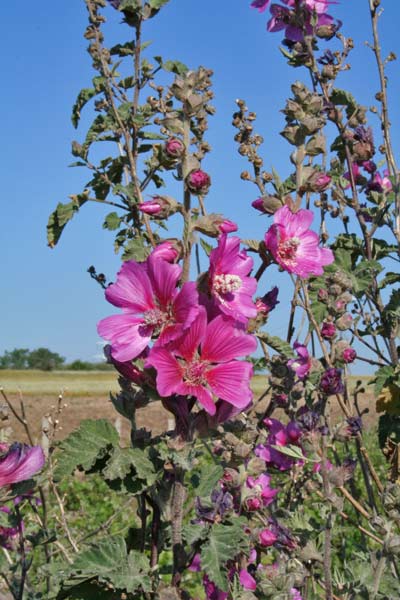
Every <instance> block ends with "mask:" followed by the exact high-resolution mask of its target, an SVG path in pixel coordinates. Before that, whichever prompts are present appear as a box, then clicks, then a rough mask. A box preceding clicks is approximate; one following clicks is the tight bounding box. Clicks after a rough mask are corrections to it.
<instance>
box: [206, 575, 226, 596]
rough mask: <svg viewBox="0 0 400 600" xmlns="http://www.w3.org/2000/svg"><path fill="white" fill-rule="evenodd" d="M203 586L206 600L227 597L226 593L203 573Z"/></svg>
mask: <svg viewBox="0 0 400 600" xmlns="http://www.w3.org/2000/svg"><path fill="white" fill-rule="evenodd" d="M203 586H204V591H205V594H206V599H207V600H226V599H227V598H228V594H227V593H226V592H222V591H221V590H220V589H219V588H217V586H216V585H215V583H213V582H212V581H211V579H209V578H208V576H207V575H203Z"/></svg>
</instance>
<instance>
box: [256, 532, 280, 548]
mask: <svg viewBox="0 0 400 600" xmlns="http://www.w3.org/2000/svg"><path fill="white" fill-rule="evenodd" d="M258 539H259V542H260V544H261V546H266V547H268V546H273V545H274V544H275V542H276V540H277V539H278V536H277V535H276V534H275V533H274V532H273V531H271V530H270V529H263V530H262V531H260V533H259V536H258Z"/></svg>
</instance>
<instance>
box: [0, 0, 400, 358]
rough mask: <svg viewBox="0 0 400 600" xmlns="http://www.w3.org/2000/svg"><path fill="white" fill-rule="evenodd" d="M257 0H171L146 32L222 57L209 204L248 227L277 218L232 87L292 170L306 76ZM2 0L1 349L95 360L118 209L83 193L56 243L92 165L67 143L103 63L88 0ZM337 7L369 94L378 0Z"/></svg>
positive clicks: (191, 59) (385, 25) (389, 33)
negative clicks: (55, 219)
mask: <svg viewBox="0 0 400 600" xmlns="http://www.w3.org/2000/svg"><path fill="white" fill-rule="evenodd" d="M249 4H250V0H230V2H222V1H216V0H203V1H202V2H198V1H197V0H196V1H195V0H171V2H170V4H169V5H167V7H166V8H165V9H164V10H163V11H161V13H160V15H159V16H158V17H157V18H155V19H154V20H153V21H152V22H150V23H149V24H148V26H147V27H146V28H145V31H144V37H145V38H147V39H151V40H153V45H152V46H151V47H150V48H149V51H148V56H149V57H151V56H152V55H157V54H162V55H163V56H164V57H165V58H172V59H179V60H182V61H183V62H185V63H186V64H187V65H189V67H197V66H198V65H200V64H202V65H204V66H207V67H210V68H212V69H213V70H214V72H215V76H214V82H215V88H214V91H215V106H216V108H217V115H216V116H215V117H214V118H212V119H211V121H210V131H209V137H208V139H209V141H210V143H211V145H212V146H213V148H214V152H213V153H212V154H211V156H210V158H208V159H207V162H206V163H205V167H206V168H207V170H208V171H209V172H210V173H211V176H212V179H213V186H212V190H211V193H210V194H209V196H208V207H209V210H213V211H217V212H222V213H224V214H226V216H228V217H230V218H232V219H234V220H238V221H239V222H240V223H241V229H240V234H241V236H242V237H244V238H246V237H253V238H255V237H262V236H263V234H264V231H265V229H266V228H267V226H268V225H269V222H268V221H267V220H266V219H265V218H262V217H259V216H258V215H257V214H256V213H255V211H254V210H253V209H251V207H250V203H251V201H252V200H253V199H255V198H256V197H257V194H256V188H254V189H253V188H252V186H251V185H250V184H246V183H245V182H242V181H241V180H240V178H239V174H240V172H241V171H242V170H243V169H245V168H246V166H247V165H246V162H245V161H244V160H243V159H242V158H240V157H239V156H238V154H237V153H236V147H235V144H234V142H233V135H234V129H233V127H232V126H231V115H232V112H233V111H234V110H235V104H234V100H235V98H244V99H246V101H247V102H248V105H249V107H250V108H251V109H252V110H255V111H256V112H257V114H258V117H259V118H258V121H257V123H258V125H257V128H258V131H259V133H261V134H262V135H263V136H264V138H265V141H266V144H265V151H264V158H265V167H266V169H267V170H270V169H271V167H272V166H274V167H275V168H276V169H278V171H280V172H281V175H282V176H286V175H288V174H289V172H290V171H289V167H288V164H287V158H286V156H287V154H288V148H289V146H288V145H287V144H286V142H284V140H283V139H282V138H280V136H279V134H278V132H279V131H280V129H281V128H282V125H283V115H281V114H280V113H279V112H278V111H279V109H281V108H282V107H283V106H284V103H285V98H286V97H287V96H288V95H289V86H290V83H291V82H292V81H293V80H294V79H295V78H299V79H303V80H305V81H306V82H307V80H306V79H305V77H306V75H305V73H304V72H302V71H296V70H293V69H290V68H289V67H288V66H287V65H286V63H285V60H284V59H283V57H282V56H281V55H280V52H279V51H278V44H279V42H280V39H281V36H280V34H268V33H267V32H266V31H265V23H266V19H267V13H265V14H264V15H260V14H259V13H258V12H257V11H255V10H252V9H250V8H249ZM382 4H383V6H385V14H384V16H383V19H382V33H383V40H384V42H385V43H384V46H385V50H386V51H389V50H394V51H395V52H396V53H397V54H398V55H400V47H399V44H400V42H399V39H398V23H399V17H400V3H398V2H395V1H394V0H386V2H385V1H383V2H382ZM2 10H3V18H2V25H1V26H0V27H1V35H0V46H1V49H0V57H1V58H0V60H1V73H2V89H3V92H2V95H1V99H0V105H1V115H2V126H1V128H2V160H1V166H2V192H1V206H2V210H1V238H0V243H1V257H2V260H1V267H0V269H1V270H0V272H1V284H2V286H1V290H2V291H1V296H0V303H1V311H0V353H3V352H4V350H6V349H8V350H11V349H12V348H14V347H28V348H35V347H38V346H47V347H49V348H50V349H52V350H53V351H57V352H59V353H60V354H62V355H63V356H65V357H67V359H68V360H71V359H74V358H77V357H80V358H83V359H89V360H91V359H93V357H94V356H95V355H96V353H98V352H99V348H98V345H97V342H98V341H99V339H98V337H97V333H96V323H97V321H98V320H99V319H100V318H102V317H104V316H106V315H108V314H111V312H112V307H111V306H110V305H107V303H106V302H105V300H104V298H103V294H102V291H101V289H100V287H99V286H98V285H97V284H96V283H95V282H94V281H92V280H91V279H90V277H89V276H88V274H87V273H86V269H87V267H88V266H89V265H91V264H94V265H95V266H96V268H97V269H98V270H99V271H103V272H104V273H106V274H107V275H108V276H109V278H111V279H113V278H114V276H115V273H116V271H117V270H118V267H119V264H120V260H119V258H118V257H117V256H115V255H114V254H113V250H112V241H113V236H112V233H110V232H107V231H103V230H102V228H101V225H102V222H103V219H104V216H105V214H107V212H109V211H108V210H106V209H103V207H99V206H98V205H90V206H85V207H83V209H82V211H81V214H80V215H78V216H77V217H76V218H75V219H74V220H73V221H72V222H71V223H70V224H69V225H68V226H67V228H66V230H65V232H64V235H63V237H62V239H61V242H60V244H59V246H57V248H56V249H55V250H50V249H49V248H48V247H47V246H46V222H47V218H48V215H49V213H50V212H51V211H52V210H53V209H54V207H55V205H56V204H57V202H60V201H61V202H66V201H68V195H69V194H72V193H77V192H80V191H81V190H82V188H83V186H84V184H85V182H86V181H87V179H88V175H87V173H85V172H84V169H81V170H80V169H71V168H68V164H69V163H70V162H71V161H72V160H73V158H72V157H71V155H70V143H71V141H72V140H73V139H78V140H80V139H81V138H82V137H83V135H84V133H85V131H84V127H82V128H80V129H79V130H78V132H76V131H75V130H74V129H73V127H72V125H71V122H70V111H71V106H72V104H73V102H74V100H75V97H76V95H77V93H78V91H79V90H80V89H81V88H82V87H87V86H89V85H90V79H91V77H92V75H93V73H92V71H91V67H90V57H89V55H88V54H87V53H86V52H85V48H86V46H87V41H86V40H84V39H83V37H82V32H83V31H84V29H85V26H86V9H85V6H84V2H83V0H61V1H60V0H59V1H57V2H54V0H42V1H41V2H4V3H3V6H2ZM331 13H332V14H334V16H336V17H337V18H339V19H341V20H342V21H343V23H344V25H343V29H342V31H343V33H344V34H346V35H348V34H351V36H352V37H353V38H354V40H355V44H356V49H355V50H354V51H353V53H352V62H353V65H354V66H353V69H352V71H350V72H349V73H346V74H344V75H342V79H341V82H340V86H341V87H348V88H350V90H351V91H352V92H353V93H354V94H355V95H356V97H357V98H358V99H361V98H362V99H363V103H364V104H366V105H368V106H369V105H371V104H372V103H373V102H374V99H373V95H374V92H375V91H376V89H377V88H376V89H375V86H376V82H377V76H376V70H375V68H374V63H373V60H372V55H371V52H370V51H369V50H368V49H367V48H366V47H365V45H364V41H365V40H367V39H370V25H369V18H368V0H351V1H350V0H342V2H341V4H338V5H334V4H333V5H332V7H331ZM108 15H109V17H110V36H111V37H110V40H111V42H114V41H115V40H116V39H119V41H122V39H124V40H125V39H127V36H128V34H129V31H128V30H127V28H125V27H124V26H121V25H118V21H119V15H118V13H116V12H114V11H113V10H112V9H111V8H110V9H109V10H108ZM118 31H120V33H118ZM125 34H126V35H125ZM387 40H388V43H386V41H387ZM399 69H400V66H399V63H397V62H396V63H392V64H391V65H390V67H389V74H390V79H391V98H392V100H393V101H392V121H393V123H394V125H395V127H394V132H396V131H398V129H399V119H400V114H399V110H398V98H399V97H400V77H399ZM83 122H84V123H87V122H88V121H87V120H85V119H84V121H83ZM149 191H152V190H149ZM167 193H168V191H167ZM269 273H270V275H269V276H268V277H267V278H266V280H265V290H263V289H262V290H260V292H263V291H266V290H267V289H269V287H270V286H271V285H273V284H275V283H276V282H277V278H276V272H275V271H270V272H269ZM279 277H280V281H281V284H282V285H283V286H286V285H289V282H288V280H287V278H285V276H284V275H280V276H279ZM286 314H287V303H286V302H285V301H283V302H281V305H280V307H279V310H277V311H276V314H275V315H273V317H271V322H270V332H271V333H272V334H280V333H283V331H284V329H285V328H283V324H284V323H285V322H286V319H287V317H286Z"/></svg>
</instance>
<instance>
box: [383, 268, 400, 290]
mask: <svg viewBox="0 0 400 600" xmlns="http://www.w3.org/2000/svg"><path fill="white" fill-rule="evenodd" d="M399 282H400V273H393V272H392V271H389V272H388V273H386V274H385V276H384V278H383V279H381V281H380V282H379V287H380V289H382V288H384V287H386V286H387V285H393V284H394V283H399Z"/></svg>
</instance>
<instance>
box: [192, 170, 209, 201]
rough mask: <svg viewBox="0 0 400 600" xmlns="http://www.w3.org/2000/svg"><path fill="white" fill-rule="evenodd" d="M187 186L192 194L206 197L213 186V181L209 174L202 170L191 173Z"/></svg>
mask: <svg viewBox="0 0 400 600" xmlns="http://www.w3.org/2000/svg"><path fill="white" fill-rule="evenodd" d="M186 185H187V187H188V188H189V190H190V191H191V192H192V194H195V195H196V196H204V195H205V194H207V192H208V190H209V187H210V185H211V179H210V176H209V175H208V173H206V172H205V171H202V170H201V169H195V170H194V171H191V172H190V173H189V175H188V176H187V177H186Z"/></svg>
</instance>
